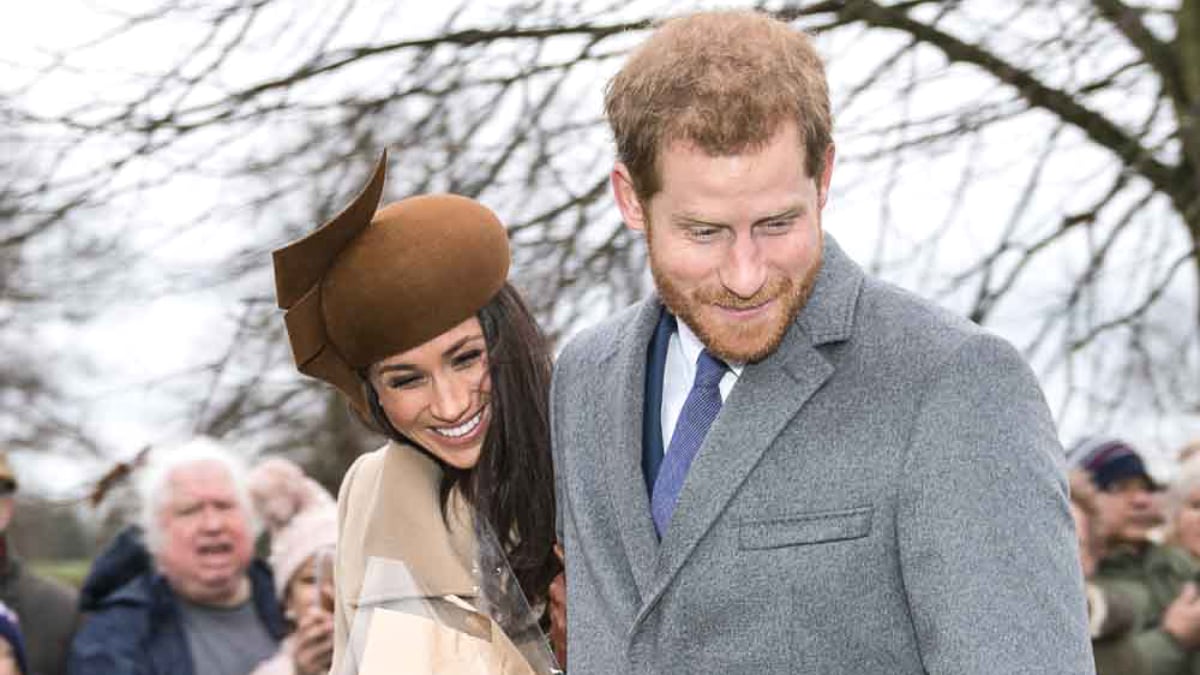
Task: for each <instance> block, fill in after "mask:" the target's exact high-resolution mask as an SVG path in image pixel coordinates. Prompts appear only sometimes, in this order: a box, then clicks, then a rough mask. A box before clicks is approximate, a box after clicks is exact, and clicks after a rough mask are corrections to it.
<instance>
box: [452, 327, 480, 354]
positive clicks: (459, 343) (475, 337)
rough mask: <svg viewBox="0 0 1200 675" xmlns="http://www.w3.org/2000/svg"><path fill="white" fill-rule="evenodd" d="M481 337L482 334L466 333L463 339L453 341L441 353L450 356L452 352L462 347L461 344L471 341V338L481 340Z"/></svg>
mask: <svg viewBox="0 0 1200 675" xmlns="http://www.w3.org/2000/svg"><path fill="white" fill-rule="evenodd" d="M482 339H483V335H480V334H478V333H476V334H474V335H468V336H466V337H464V338H463V339H461V340H459V341H458V342H455V343H454V344H452V345H450V348H449V349H447V350H446V351H445V352H443V353H442V355H443V356H451V355H452V354H454V353H455V352H457V351H458V350H459V349H462V346H463V345H465V344H467V343H468V342H471V341H473V340H482Z"/></svg>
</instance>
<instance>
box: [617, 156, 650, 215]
mask: <svg viewBox="0 0 1200 675" xmlns="http://www.w3.org/2000/svg"><path fill="white" fill-rule="evenodd" d="M610 181H611V182H612V191H613V197H614V198H615V199H616V200H617V208H618V209H620V211H621V218H622V219H624V220H625V225H626V226H628V227H629V229H631V230H638V231H639V232H645V231H646V212H645V211H644V210H643V209H642V201H641V200H640V199H638V195H637V190H635V189H634V188H633V177H632V176H630V175H629V168H628V167H626V166H625V164H624V163H622V162H617V163H616V164H615V165H614V166H613V170H612V174H611V175H610Z"/></svg>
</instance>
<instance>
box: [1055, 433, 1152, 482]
mask: <svg viewBox="0 0 1200 675" xmlns="http://www.w3.org/2000/svg"><path fill="white" fill-rule="evenodd" d="M1067 461H1068V462H1069V463H1070V464H1071V465H1072V466H1077V467H1079V468H1081V469H1083V470H1085V471H1087V472H1088V473H1089V474H1091V475H1092V481H1093V482H1095V483H1096V487H1098V488H1100V489H1101V490H1108V489H1109V488H1111V487H1112V486H1113V485H1115V484H1117V483H1118V482H1120V481H1122V480H1125V479H1127V478H1141V479H1143V480H1145V481H1146V484H1147V485H1149V486H1150V489H1151V490H1156V491H1157V490H1161V489H1162V486H1161V485H1159V484H1158V482H1157V481H1155V480H1154V477H1153V476H1151V475H1150V472H1149V471H1146V464H1145V463H1144V462H1143V461H1142V457H1141V455H1139V454H1138V453H1137V451H1136V450H1134V449H1133V446H1131V445H1129V444H1128V443H1126V442H1125V441H1122V440H1120V439H1116V438H1097V437H1089V438H1085V439H1083V440H1081V441H1079V442H1078V443H1076V444H1075V445H1074V446H1073V447H1072V448H1071V449H1070V450H1069V451H1067Z"/></svg>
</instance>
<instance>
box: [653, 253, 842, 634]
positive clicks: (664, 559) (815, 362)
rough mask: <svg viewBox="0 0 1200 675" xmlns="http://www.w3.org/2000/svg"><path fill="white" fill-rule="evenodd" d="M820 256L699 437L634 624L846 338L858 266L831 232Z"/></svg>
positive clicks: (829, 370) (826, 373) (826, 372)
mask: <svg viewBox="0 0 1200 675" xmlns="http://www.w3.org/2000/svg"><path fill="white" fill-rule="evenodd" d="M823 260H824V262H823V264H822V268H821V272H820V273H819V275H818V278H817V283H816V286H815V287H814V290H813V295H812V297H810V299H809V302H808V304H807V305H805V308H804V310H803V311H802V312H801V314H800V316H798V317H797V319H796V321H794V322H793V323H792V325H791V326H790V327H789V328H788V332H787V334H786V336H785V337H784V339H783V342H782V343H781V344H780V346H779V348H778V349H777V350H775V352H774V353H772V354H771V355H770V356H768V357H767V358H766V359H764V360H762V361H760V362H759V363H755V364H750V365H748V366H747V367H746V368H745V369H744V370H743V371H742V375H741V377H740V378H739V380H738V382H737V384H736V385H735V386H734V388H733V391H732V392H731V393H730V395H729V398H728V400H727V401H726V402H725V405H724V407H723V408H722V410H721V413H720V415H719V416H718V417H717V419H716V421H715V422H714V423H713V426H712V429H710V430H709V433H708V436H707V437H706V438H705V439H704V444H703V445H702V446H701V447H700V451H699V454H698V455H697V456H696V459H695V460H694V462H693V463H692V466H691V468H690V469H689V471H688V476H687V479H686V481H685V482H684V486H683V491H682V492H681V493H680V495H679V502H678V503H677V505H676V508H675V512H674V515H673V517H672V520H671V525H670V527H669V528H668V529H667V534H666V537H665V538H664V539H663V541H662V543H661V545H660V546H659V550H658V557H657V559H656V561H655V567H654V578H653V581H652V586H651V589H650V591H649V592H646V591H645V590H643V592H642V598H643V605H642V609H641V611H640V612H639V615H638V618H637V620H636V621H635V626H636V625H637V623H640V622H641V621H642V619H644V618H645V616H646V615H647V614H648V613H649V612H650V611H651V610H652V609H653V607H654V605H655V604H656V603H657V601H658V599H659V598H660V597H661V595H662V593H663V592H664V591H665V590H666V588H667V587H668V586H669V585H670V584H671V582H672V580H673V579H674V578H675V576H676V575H677V574H678V573H679V570H680V568H682V567H683V565H684V563H685V562H686V561H687V559H688V556H689V555H691V553H692V551H693V550H694V549H695V548H696V546H697V544H698V543H699V542H700V540H701V539H702V538H703V537H704V535H705V533H706V532H708V530H709V528H711V527H712V525H713V523H714V522H715V521H716V520H717V519H718V518H719V517H720V515H721V513H722V512H724V510H725V508H726V507H727V506H728V504H729V502H730V500H731V499H733V496H734V495H735V494H736V493H737V491H738V489H739V488H740V487H741V485H742V482H743V481H744V480H745V479H746V477H747V476H748V475H749V474H750V472H751V471H752V470H753V469H754V467H755V466H756V465H757V464H758V462H759V460H760V459H761V458H762V456H763V454H764V453H765V452H766V451H767V449H768V448H769V447H770V446H771V443H772V442H773V441H774V440H775V438H776V436H778V435H779V433H780V432H781V431H782V430H783V428H784V427H785V426H786V425H787V424H788V423H789V422H790V421H791V420H792V419H793V418H794V417H795V416H796V415H797V414H798V413H799V412H800V409H801V408H802V407H803V406H804V404H805V402H807V401H808V400H809V398H811V397H812V396H813V394H815V393H816V392H817V390H818V389H820V388H821V385H822V384H824V383H825V381H826V380H827V379H829V377H830V376H832V375H833V373H834V366H833V365H832V364H831V363H830V362H829V361H828V360H827V359H826V358H825V357H824V356H823V355H822V353H821V352H820V351H819V350H818V349H817V346H818V345H820V344H824V343H828V342H836V341H840V340H845V339H848V338H849V336H850V334H851V332H852V329H853V313H854V306H855V303H856V301H857V298H858V291H859V289H860V287H861V283H862V271H861V270H860V269H859V268H858V267H857V266H856V265H854V263H853V262H851V261H850V260H849V259H848V258H846V257H845V256H844V255H843V254H842V253H841V250H840V249H839V248H838V247H837V245H836V243H834V242H833V240H832V239H831V238H827V239H826V244H825V249H824V258H823ZM647 520H648V518H647ZM651 536H653V534H651Z"/></svg>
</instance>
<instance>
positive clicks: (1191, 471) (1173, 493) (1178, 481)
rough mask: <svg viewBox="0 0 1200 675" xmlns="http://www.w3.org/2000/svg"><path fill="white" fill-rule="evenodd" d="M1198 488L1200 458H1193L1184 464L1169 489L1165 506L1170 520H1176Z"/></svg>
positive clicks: (1199, 484) (1199, 486) (1199, 482)
mask: <svg viewBox="0 0 1200 675" xmlns="http://www.w3.org/2000/svg"><path fill="white" fill-rule="evenodd" d="M1196 488H1200V457H1191V458H1189V459H1187V460H1185V461H1184V462H1183V465H1182V466H1180V468H1179V474H1178V475H1177V476H1176V477H1175V480H1174V481H1172V482H1171V486H1170V487H1169V488H1167V493H1166V495H1165V497H1166V499H1165V500H1164V501H1165V504H1164V506H1165V507H1166V510H1167V516H1168V517H1169V519H1170V520H1172V521H1174V520H1175V515H1176V514H1177V513H1178V512H1179V509H1180V508H1182V507H1183V504H1184V502H1186V501H1187V497H1188V495H1189V494H1191V492H1192V491H1193V490H1195V489H1196Z"/></svg>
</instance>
